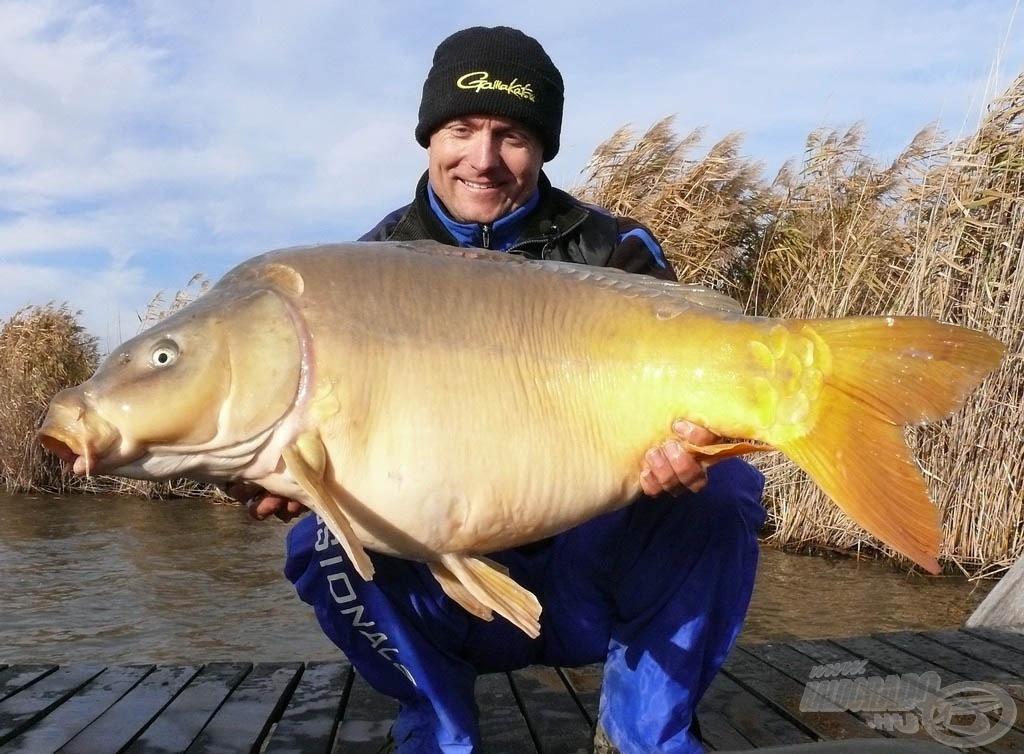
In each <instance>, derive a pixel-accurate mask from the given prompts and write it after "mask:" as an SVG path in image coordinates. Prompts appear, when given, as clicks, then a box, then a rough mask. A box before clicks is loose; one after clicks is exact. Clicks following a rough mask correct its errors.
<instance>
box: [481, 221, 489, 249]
mask: <svg viewBox="0 0 1024 754" xmlns="http://www.w3.org/2000/svg"><path fill="white" fill-rule="evenodd" d="M480 241H481V243H482V244H483V247H484V248H485V249H489V248H491V226H490V225H481V226H480Z"/></svg>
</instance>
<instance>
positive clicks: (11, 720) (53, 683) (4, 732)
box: [0, 665, 104, 743]
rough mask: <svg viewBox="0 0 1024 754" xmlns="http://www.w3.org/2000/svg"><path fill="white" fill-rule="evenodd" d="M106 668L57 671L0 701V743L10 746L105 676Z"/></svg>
mask: <svg viewBox="0 0 1024 754" xmlns="http://www.w3.org/2000/svg"><path fill="white" fill-rule="evenodd" d="M103 670H104V667H103V666H102V665H74V666H71V667H64V668H57V669H56V670H54V671H53V672H52V673H49V674H47V675H46V676H44V677H43V678H41V679H39V680H37V681H36V682H35V683H32V684H31V685H29V686H27V687H25V688H23V689H22V690H21V691H18V692H17V693H14V694H12V695H10V696H9V697H7V698H6V699H4V700H3V701H2V702H0V743H6V742H7V741H9V740H10V739H12V738H14V737H15V736H16V735H18V734H19V733H21V732H22V731H23V730H25V729H27V728H28V727H29V726H30V725H32V724H33V723H35V722H36V721H37V720H39V719H40V718H42V717H43V716H44V715H46V714H47V713H48V712H50V711H51V710H52V709H54V708H56V707H57V706H59V705H60V704H61V703H62V702H64V700H66V699H67V698H68V697H70V696H71V695H72V694H74V693H75V691H76V690H78V689H79V688H80V687H81V686H84V685H85V684H86V683H88V682H89V681H90V680H92V679H93V678H95V677H96V676H98V675H99V674H100V673H102V672H103Z"/></svg>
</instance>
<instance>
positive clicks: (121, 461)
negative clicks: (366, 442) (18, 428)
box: [38, 281, 304, 481]
mask: <svg viewBox="0 0 1024 754" xmlns="http://www.w3.org/2000/svg"><path fill="white" fill-rule="evenodd" d="M222 282H224V281H222ZM227 282H228V284H226V285H223V286H222V285H220V284H218V286H215V287H214V289H212V290H211V291H210V292H208V293H207V294H206V295H204V296H203V297H201V298H200V299H198V300H197V301H195V302H193V303H192V304H190V305H189V306H187V307H185V308H184V309H182V310H181V311H179V312H177V313H176V314H174V315H172V316H170V317H168V318H167V319H165V320H163V321H161V322H159V323H157V324H156V325H155V326H154V327H152V328H150V329H149V330H147V331H145V332H143V333H142V334H140V335H138V336H136V337H134V338H132V339H131V340H129V341H127V342H125V343H123V344H122V345H121V346H119V347H118V348H117V349H116V350H115V351H113V352H112V353H111V354H110V355H109V356H108V357H107V358H106V360H105V361H104V362H103V363H102V364H101V365H100V367H99V369H97V371H96V373H95V374H94V375H93V376H92V377H91V378H89V379H88V380H87V381H86V382H84V383H82V384H81V385H79V386H77V387H72V388H68V389H66V390H63V391H61V392H60V393H58V394H57V395H56V396H55V397H54V398H53V399H52V401H51V403H50V406H49V410H48V412H47V415H46V418H45V419H44V420H43V423H42V425H41V427H40V429H39V433H38V437H39V440H40V442H41V443H42V445H43V446H44V447H45V448H47V449H48V450H50V451H51V452H53V453H55V454H56V455H57V456H58V457H60V458H62V459H63V460H64V461H66V462H67V463H69V464H70V465H71V467H72V469H73V471H74V472H75V473H76V474H80V475H87V474H95V473H101V474H114V475H119V476H128V477H133V478H138V479H169V478H175V477H183V476H188V477H191V478H195V479H200V480H205V481H218V480H225V481H226V480H227V479H233V478H236V476H237V475H238V472H239V469H240V468H243V467H245V466H246V464H249V463H251V462H252V460H253V457H254V456H255V455H256V454H257V453H258V452H259V449H260V448H261V447H262V446H263V445H265V444H266V441H267V438H268V437H269V436H270V435H271V434H272V433H273V430H274V429H275V427H277V426H279V425H280V424H281V423H282V421H283V420H284V418H285V417H286V416H288V415H289V414H290V412H291V410H292V409H293V408H294V407H295V404H296V399H297V396H298V395H299V394H300V392H301V383H302V378H303V374H304V369H303V359H302V353H303V350H302V346H301V340H302V335H301V328H300V327H299V323H298V322H297V321H296V319H295V315H294V313H293V311H292V308H291V307H290V306H289V303H288V300H287V297H286V296H283V295H281V293H280V292H279V291H277V290H274V289H273V288H267V287H260V286H254V285H233V284H231V281H227Z"/></svg>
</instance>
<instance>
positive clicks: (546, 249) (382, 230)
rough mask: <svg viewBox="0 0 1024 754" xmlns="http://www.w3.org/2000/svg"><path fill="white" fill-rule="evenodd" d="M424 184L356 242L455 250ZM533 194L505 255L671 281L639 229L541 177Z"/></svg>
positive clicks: (658, 251) (424, 179)
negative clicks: (427, 243)
mask: <svg viewBox="0 0 1024 754" xmlns="http://www.w3.org/2000/svg"><path fill="white" fill-rule="evenodd" d="M427 180H428V179H427V174H426V173H424V175H423V177H422V178H421V179H420V182H419V184H418V185H417V187H416V197H415V199H414V200H413V202H412V203H411V204H407V205H406V206H404V207H401V208H399V209H397V210H395V211H394V212H391V213H390V214H388V215H387V216H386V217H385V218H384V219H383V220H381V221H380V222H379V223H377V225H376V226H375V227H374V228H373V229H372V230H370V231H369V232H368V233H366V234H365V235H363V236H362V237H361V238H360V239H359V240H360V241H416V240H421V239H433V240H435V241H440V242H441V243H446V244H450V245H452V246H458V245H459V242H458V241H457V240H456V239H455V237H454V236H452V234H451V233H450V232H449V231H448V229H447V228H446V227H445V226H444V223H442V222H441V220H440V218H438V217H437V215H436V214H435V213H434V211H433V209H432V208H431V206H430V201H429V199H428V196H427ZM539 189H540V201H539V202H538V204H537V207H536V209H534V211H533V212H531V213H530V214H529V215H528V216H527V218H526V220H525V223H524V228H523V231H522V232H521V233H520V235H519V240H518V241H516V242H515V244H513V245H512V247H511V248H509V249H507V251H509V252H511V253H517V254H522V255H523V256H525V257H528V258H530V259H553V260H556V261H561V262H576V263H577V264H588V265H596V266H600V267H617V268H618V269H620V270H626V271H627V272H635V273H639V274H646V275H653V276H655V277H659V278H663V279H666V280H675V279H676V276H675V273H674V272H673V270H672V267H671V265H669V264H668V263H667V262H665V258H664V255H663V254H662V252H661V248H660V246H658V244H657V241H655V239H654V237H653V236H652V235H651V233H650V231H648V230H647V229H646V228H645V227H644V226H643V225H641V224H640V223H638V222H636V221H634V220H631V219H629V218H624V217H615V216H614V215H612V214H610V213H608V212H607V211H605V210H603V209H601V208H599V207H595V206H593V205H590V204H585V203H583V202H581V201H579V200H578V199H575V198H574V197H572V196H570V195H569V194H567V193H566V192H564V191H560V190H559V189H556V188H554V187H553V186H552V185H551V183H550V182H549V181H548V179H547V177H546V176H545V175H544V174H543V173H541V176H540V181H539ZM655 249H656V251H655Z"/></svg>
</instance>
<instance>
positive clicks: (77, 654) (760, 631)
mask: <svg viewBox="0 0 1024 754" xmlns="http://www.w3.org/2000/svg"><path fill="white" fill-rule="evenodd" d="M287 530H288V526H287V525H285V524H282V523H280V522H278V521H264V522H257V521H252V520H251V519H249V518H248V516H247V515H246V514H245V511H244V510H243V509H241V508H239V507H235V506H227V505H214V504H211V503H209V502H203V501H192V500H185V501H147V500H138V499H133V498H127V497H100V496H83V497H68V498H55V497H48V496H4V495H2V494H0V662H8V663H10V662H26V661H30V660H40V661H44V660H45V661H48V662H57V663H68V662H85V661H88V662H106V663H115V662H182V663H184V662H195V661H212V660H249V661H255V660H260V661H294V660H317V659H336V658H337V657H338V656H339V654H338V652H337V650H336V649H334V647H333V645H331V644H330V643H329V642H328V641H327V640H326V639H325V638H324V637H323V635H322V634H321V633H320V630H319V628H318V627H317V625H316V622H315V620H314V618H313V616H312V613H311V611H310V610H309V608H308V607H307V606H306V605H304V604H303V603H302V602H301V601H300V600H299V599H298V598H297V597H296V596H295V593H294V591H293V590H292V587H291V585H290V584H289V583H288V582H287V580H286V579H285V578H284V576H283V575H282V573H281V567H282V564H283V553H284V540H285V535H286V533H287ZM989 586H990V585H984V586H983V587H982V588H980V589H975V587H974V586H973V585H972V584H970V583H968V582H967V581H966V580H964V579H961V578H938V579H935V578H925V577H920V576H917V577H907V576H906V574H905V573H903V572H901V571H899V570H896V569H894V568H892V567H891V566H888V565H886V564H884V563H876V562H861V563H857V562H855V561H852V560H849V559H833V560H829V559H824V558H815V557H804V556H798V555H787V554H784V553H781V552H778V551H775V550H771V549H767V548H765V549H764V550H763V551H762V567H761V570H760V574H759V578H758V584H757V587H756V590H755V595H754V601H753V604H752V606H751V610H750V615H749V617H748V620H747V625H746V627H745V629H744V634H743V636H742V638H741V640H742V641H754V640H762V639H782V638H798V637H799V638H816V637H823V636H830V635H852V634H862V633H868V632H871V631H880V630H900V629H908V630H921V629H927V628H936V627H944V626H955V625H958V624H960V623H962V622H963V620H964V618H966V617H967V615H969V614H970V612H971V611H972V610H973V609H974V607H975V606H976V605H977V604H978V603H979V602H980V601H981V599H982V598H983V596H984V592H985V591H986V589H987V588H988V587H989Z"/></svg>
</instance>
